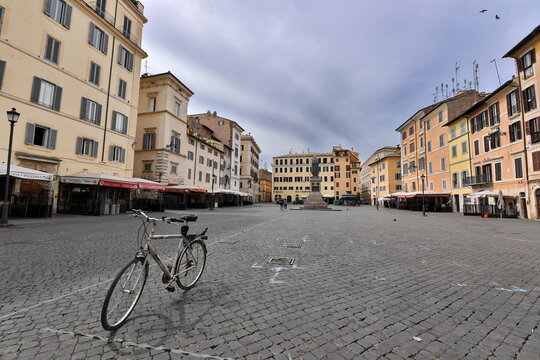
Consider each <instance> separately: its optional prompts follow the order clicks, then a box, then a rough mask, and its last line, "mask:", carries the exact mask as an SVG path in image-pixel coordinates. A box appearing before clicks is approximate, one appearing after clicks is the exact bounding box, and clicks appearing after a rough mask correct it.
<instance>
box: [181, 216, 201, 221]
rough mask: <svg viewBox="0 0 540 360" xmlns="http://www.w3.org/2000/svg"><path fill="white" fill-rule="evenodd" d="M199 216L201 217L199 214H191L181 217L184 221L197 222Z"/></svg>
mask: <svg viewBox="0 0 540 360" xmlns="http://www.w3.org/2000/svg"><path fill="white" fill-rule="evenodd" d="M198 218H199V217H198V216H197V215H194V214H190V215H184V216H182V217H181V218H180V219H182V220H184V221H187V222H195V221H197V219H198Z"/></svg>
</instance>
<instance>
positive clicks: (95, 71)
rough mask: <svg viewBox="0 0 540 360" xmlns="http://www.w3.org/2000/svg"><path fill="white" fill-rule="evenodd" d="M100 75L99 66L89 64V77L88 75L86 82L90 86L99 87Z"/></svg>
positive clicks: (93, 63) (92, 63)
mask: <svg viewBox="0 0 540 360" xmlns="http://www.w3.org/2000/svg"><path fill="white" fill-rule="evenodd" d="M100 73H101V66H99V65H98V64H96V63H95V62H93V61H91V62H90V75H88V81H90V82H91V83H92V84H94V85H96V86H99V75H100Z"/></svg>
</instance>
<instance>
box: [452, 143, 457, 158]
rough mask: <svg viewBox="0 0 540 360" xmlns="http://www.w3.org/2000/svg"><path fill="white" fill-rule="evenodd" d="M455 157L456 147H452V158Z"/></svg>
mask: <svg viewBox="0 0 540 360" xmlns="http://www.w3.org/2000/svg"><path fill="white" fill-rule="evenodd" d="M457 155H458V153H457V145H452V157H453V158H455V157H457Z"/></svg>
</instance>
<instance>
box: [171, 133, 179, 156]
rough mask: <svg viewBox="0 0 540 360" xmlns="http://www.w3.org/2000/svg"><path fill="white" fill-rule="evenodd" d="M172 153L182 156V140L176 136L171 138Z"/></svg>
mask: <svg viewBox="0 0 540 360" xmlns="http://www.w3.org/2000/svg"><path fill="white" fill-rule="evenodd" d="M171 151H172V152H175V153H177V154H180V138H179V137H178V136H176V135H173V136H171Z"/></svg>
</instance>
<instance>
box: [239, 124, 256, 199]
mask: <svg viewBox="0 0 540 360" xmlns="http://www.w3.org/2000/svg"><path fill="white" fill-rule="evenodd" d="M240 140H241V144H240V149H241V155H240V191H241V192H244V193H247V194H249V195H250V197H251V198H252V201H253V202H257V201H258V198H259V154H260V153H261V149H260V148H259V145H257V142H256V141H255V138H253V136H251V134H248V135H242V136H241V137H240Z"/></svg>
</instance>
